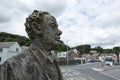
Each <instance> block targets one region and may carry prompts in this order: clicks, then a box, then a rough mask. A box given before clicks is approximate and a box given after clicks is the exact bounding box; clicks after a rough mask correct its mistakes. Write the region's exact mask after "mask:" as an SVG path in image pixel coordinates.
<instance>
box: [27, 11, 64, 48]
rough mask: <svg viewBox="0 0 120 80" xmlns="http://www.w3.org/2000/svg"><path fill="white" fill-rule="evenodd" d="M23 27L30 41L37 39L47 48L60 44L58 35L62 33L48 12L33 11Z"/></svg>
mask: <svg viewBox="0 0 120 80" xmlns="http://www.w3.org/2000/svg"><path fill="white" fill-rule="evenodd" d="M25 27H26V32H27V34H28V36H29V38H30V39H31V40H32V41H34V40H35V39H37V40H39V41H40V43H43V44H46V45H49V46H53V45H57V44H59V43H60V42H61V41H60V35H61V33H62V32H61V31H60V30H59V29H58V24H57V21H56V19H55V18H54V17H53V16H52V15H50V14H49V13H48V12H42V11H37V10H34V11H33V13H32V14H31V15H29V16H28V17H27V18H26V22H25Z"/></svg>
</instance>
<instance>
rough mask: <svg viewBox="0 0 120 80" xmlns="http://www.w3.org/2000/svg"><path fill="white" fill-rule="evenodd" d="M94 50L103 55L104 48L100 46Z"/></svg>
mask: <svg viewBox="0 0 120 80" xmlns="http://www.w3.org/2000/svg"><path fill="white" fill-rule="evenodd" d="M94 50H96V51H97V52H98V53H103V48H102V47H100V46H97V47H95V48H94Z"/></svg>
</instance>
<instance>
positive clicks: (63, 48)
mask: <svg viewBox="0 0 120 80" xmlns="http://www.w3.org/2000/svg"><path fill="white" fill-rule="evenodd" d="M67 49H68V50H70V47H69V46H67V45H65V44H64V43H63V41H61V44H59V45H58V46H56V47H55V48H54V50H55V52H56V53H57V52H63V51H67Z"/></svg>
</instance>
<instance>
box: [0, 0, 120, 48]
mask: <svg viewBox="0 0 120 80" xmlns="http://www.w3.org/2000/svg"><path fill="white" fill-rule="evenodd" d="M119 4H120V1H119V0H71V1H69V0H60V1H58V0H49V1H48V0H11V1H10V2H9V1H8V0H1V3H0V12H1V13H0V31H5V32H10V33H15V34H20V35H25V36H26V32H25V30H24V28H25V27H24V22H25V18H26V17H27V16H28V15H29V14H30V13H32V11H33V10H34V9H37V10H42V11H48V12H49V13H51V14H52V15H54V16H55V17H56V19H57V21H58V25H59V28H60V29H61V30H62V32H63V34H62V36H61V40H63V41H64V43H65V44H67V45H69V46H70V47H74V46H77V45H82V44H91V45H92V46H103V47H104V48H108V47H109V48H112V47H113V46H119V45H120V40H119V37H120V35H119V32H120V15H119V14H120V5H119Z"/></svg>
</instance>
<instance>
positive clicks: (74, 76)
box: [61, 68, 93, 80]
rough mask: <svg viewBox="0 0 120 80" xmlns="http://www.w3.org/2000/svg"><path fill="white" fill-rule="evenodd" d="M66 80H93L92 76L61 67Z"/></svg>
mask: <svg viewBox="0 0 120 80" xmlns="http://www.w3.org/2000/svg"><path fill="white" fill-rule="evenodd" d="M61 71H62V73H63V78H64V80H93V79H91V78H90V77H88V76H86V75H84V74H82V73H80V72H79V71H76V70H73V69H63V68H62V69H61Z"/></svg>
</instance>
